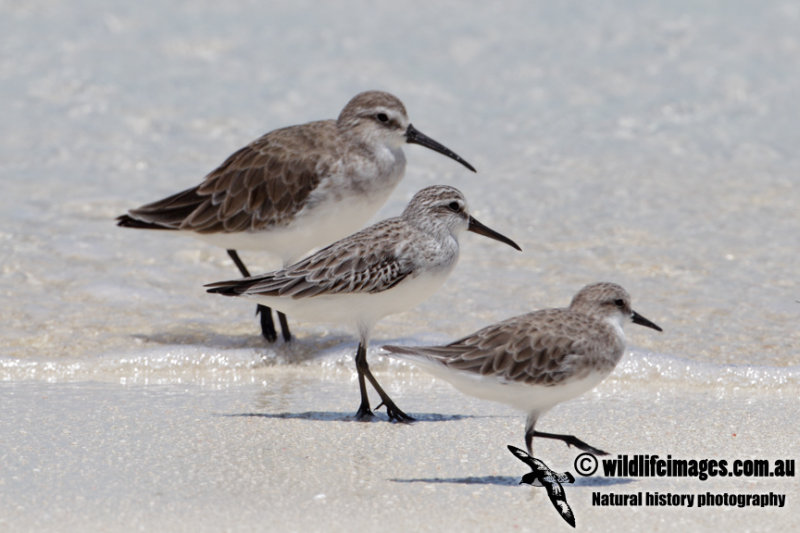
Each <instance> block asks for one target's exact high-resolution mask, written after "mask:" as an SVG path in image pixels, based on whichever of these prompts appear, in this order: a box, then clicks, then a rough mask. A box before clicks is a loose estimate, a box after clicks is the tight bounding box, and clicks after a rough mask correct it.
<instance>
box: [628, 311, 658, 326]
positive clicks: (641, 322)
mask: <svg viewBox="0 0 800 533" xmlns="http://www.w3.org/2000/svg"><path fill="white" fill-rule="evenodd" d="M631 320H633V323H634V324H639V325H640V326H645V327H648V328H653V329H654V330H656V331H664V330H663V329H661V328H660V327H658V326H657V325H656V324H655V323H653V322H650V321H649V320H647V319H646V318H645V317H643V316H642V315H640V314H639V313H637V312H636V311H634V312H633V314H632V315H631Z"/></svg>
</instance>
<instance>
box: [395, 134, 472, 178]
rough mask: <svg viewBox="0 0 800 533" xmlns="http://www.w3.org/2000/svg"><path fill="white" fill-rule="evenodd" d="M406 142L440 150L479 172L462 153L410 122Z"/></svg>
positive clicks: (441, 152)
mask: <svg viewBox="0 0 800 533" xmlns="http://www.w3.org/2000/svg"><path fill="white" fill-rule="evenodd" d="M406 142H407V143H410V144H420V145H422V146H424V147H425V148H430V149H431V150H433V151H434V152H439V153H440V154H444V155H446V156H447V157H449V158H450V159H455V160H456V161H458V162H459V163H461V164H462V165H464V166H465V167H467V168H468V169H470V170H471V171H473V172H477V171H476V170H475V167H473V166H472V165H470V164H469V163H467V162H466V161H465V160H464V158H462V157H461V156H460V155H458V154H457V153H455V152H454V151H452V150H451V149H450V148H448V147H446V146H445V145H443V144H439V143H438V142H436V141H434V140H433V139H431V138H430V137H428V136H427V135H425V134H424V133H422V132H421V131H419V130H418V129H416V128H415V127H414V126H412V125H411V124H409V125H408V129H406Z"/></svg>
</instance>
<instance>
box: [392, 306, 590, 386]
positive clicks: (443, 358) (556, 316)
mask: <svg viewBox="0 0 800 533" xmlns="http://www.w3.org/2000/svg"><path fill="white" fill-rule="evenodd" d="M567 317H569V320H566V318H567ZM592 327H596V326H595V324H593V323H592V322H591V320H590V319H588V318H583V317H578V316H576V315H575V314H571V313H570V312H569V311H567V310H565V309H547V310H542V311H534V312H533V313H528V314H525V315H520V316H516V317H513V318H509V319H507V320H504V321H502V322H498V323H497V324H493V325H491V326H487V327H485V328H483V329H481V330H478V331H476V332H475V333H473V334H472V335H469V336H467V337H464V338H462V339H459V340H457V341H454V342H452V343H450V344H447V345H445V346H425V347H413V348H409V347H386V348H387V349H389V350H390V351H395V352H398V353H404V352H405V353H411V354H416V355H424V356H426V357H429V358H431V359H435V360H437V361H439V362H440V363H441V364H444V365H445V366H448V367H451V368H453V369H458V370H462V371H467V372H474V373H476V374H481V375H489V374H492V375H496V376H498V377H500V378H501V379H503V380H506V381H508V382H521V383H528V384H537V385H555V384H557V383H560V382H561V381H563V380H564V379H566V378H568V377H571V376H572V375H573V373H572V368H571V361H572V360H573V359H574V358H575V356H576V355H581V354H585V353H588V351H589V350H591V347H590V346H588V344H587V342H586V340H585V339H586V335H585V333H586V331H585V329H586V328H592Z"/></svg>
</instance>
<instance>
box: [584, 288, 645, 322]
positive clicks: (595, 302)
mask: <svg viewBox="0 0 800 533" xmlns="http://www.w3.org/2000/svg"><path fill="white" fill-rule="evenodd" d="M569 308H570V310H572V311H577V312H579V313H584V314H587V315H596V316H601V317H607V316H612V315H614V314H620V315H622V316H624V317H625V318H627V317H630V316H631V314H632V313H633V311H632V310H631V296H630V295H629V294H628V291H626V290H625V289H623V288H622V287H620V286H619V285H617V284H616V283H609V282H600V283H592V284H591V285H587V286H585V287H584V288H582V289H581V290H580V291H578V294H576V295H575V297H574V298H572V303H570V304H569Z"/></svg>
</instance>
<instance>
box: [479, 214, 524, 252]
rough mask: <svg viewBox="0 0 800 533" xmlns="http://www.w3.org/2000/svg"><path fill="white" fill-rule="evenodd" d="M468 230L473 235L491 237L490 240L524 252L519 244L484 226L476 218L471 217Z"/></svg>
mask: <svg viewBox="0 0 800 533" xmlns="http://www.w3.org/2000/svg"><path fill="white" fill-rule="evenodd" d="M467 230H468V231H471V232H473V233H477V234H478V235H483V236H484V237H489V238H490V239H494V240H496V241H500V242H504V243H506V244H507V245H509V246H511V247H512V248H516V249H517V250H519V251H520V252H521V251H522V248H520V247H519V246H518V245H517V243H515V242H514V241H512V240H511V239H509V238H508V237H506V236H505V235H502V234H500V233H497V232H496V231H495V230H493V229H492V228H489V227H486V226H484V225H483V224H481V223H480V222H478V221H477V220H476V219H475V217H469V225H468V226H467Z"/></svg>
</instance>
